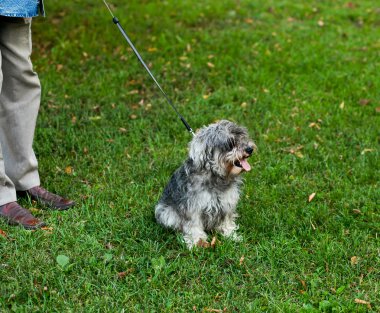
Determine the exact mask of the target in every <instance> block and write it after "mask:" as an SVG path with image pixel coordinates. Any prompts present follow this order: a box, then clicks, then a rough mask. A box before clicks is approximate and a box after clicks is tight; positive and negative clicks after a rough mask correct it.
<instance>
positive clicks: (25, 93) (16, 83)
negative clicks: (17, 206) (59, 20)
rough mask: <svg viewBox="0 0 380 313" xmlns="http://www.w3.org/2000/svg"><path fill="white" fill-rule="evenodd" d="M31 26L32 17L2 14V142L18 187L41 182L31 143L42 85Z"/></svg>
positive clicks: (5, 158)
mask: <svg viewBox="0 0 380 313" xmlns="http://www.w3.org/2000/svg"><path fill="white" fill-rule="evenodd" d="M30 27H31V19H23V18H1V31H0V49H1V52H2V72H3V84H2V89H1V94H0V104H1V115H0V142H1V146H2V151H3V156H4V160H5V162H4V165H5V172H6V173H7V176H8V177H9V178H10V180H11V181H12V182H13V184H14V185H15V188H16V189H17V190H27V189H29V188H32V187H35V186H38V185H39V184H40V179H39V175H38V168H37V159H36V157H35V154H34V151H33V148H32V145H33V137H34V130H35V126H36V120H37V114H38V109H39V105H40V98H41V86H40V82H39V79H38V76H37V74H36V73H35V72H34V71H33V66H32V63H31V60H30V55H31V52H32V43H31V30H30Z"/></svg>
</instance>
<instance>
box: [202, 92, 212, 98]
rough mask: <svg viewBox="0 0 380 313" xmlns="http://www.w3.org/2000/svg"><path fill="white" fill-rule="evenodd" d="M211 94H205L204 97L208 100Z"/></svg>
mask: <svg viewBox="0 0 380 313" xmlns="http://www.w3.org/2000/svg"><path fill="white" fill-rule="evenodd" d="M210 96H211V93H209V94H208V95H203V96H202V97H203V99H205V100H207V99H208V98H209V97H210Z"/></svg>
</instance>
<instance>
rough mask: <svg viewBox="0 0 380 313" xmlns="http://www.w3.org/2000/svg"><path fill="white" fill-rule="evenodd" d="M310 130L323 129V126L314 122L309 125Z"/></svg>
mask: <svg viewBox="0 0 380 313" xmlns="http://www.w3.org/2000/svg"><path fill="white" fill-rule="evenodd" d="M309 127H310V128H316V129H321V126H320V125H319V124H318V123H315V122H312V123H310V124H309Z"/></svg>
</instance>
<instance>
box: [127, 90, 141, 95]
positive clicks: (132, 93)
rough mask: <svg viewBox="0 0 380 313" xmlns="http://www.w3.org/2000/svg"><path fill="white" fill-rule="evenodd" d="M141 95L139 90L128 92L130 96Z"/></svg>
mask: <svg viewBox="0 0 380 313" xmlns="http://www.w3.org/2000/svg"><path fill="white" fill-rule="evenodd" d="M138 93H139V91H138V90H137V89H134V90H131V91H130V92H128V94H129V95H137V94H138Z"/></svg>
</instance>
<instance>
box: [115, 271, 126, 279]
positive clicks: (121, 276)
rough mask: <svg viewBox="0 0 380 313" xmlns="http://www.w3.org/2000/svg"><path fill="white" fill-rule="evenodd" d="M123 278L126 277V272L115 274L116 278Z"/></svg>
mask: <svg viewBox="0 0 380 313" xmlns="http://www.w3.org/2000/svg"><path fill="white" fill-rule="evenodd" d="M125 276H127V272H119V273H117V277H118V278H124V277H125Z"/></svg>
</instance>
